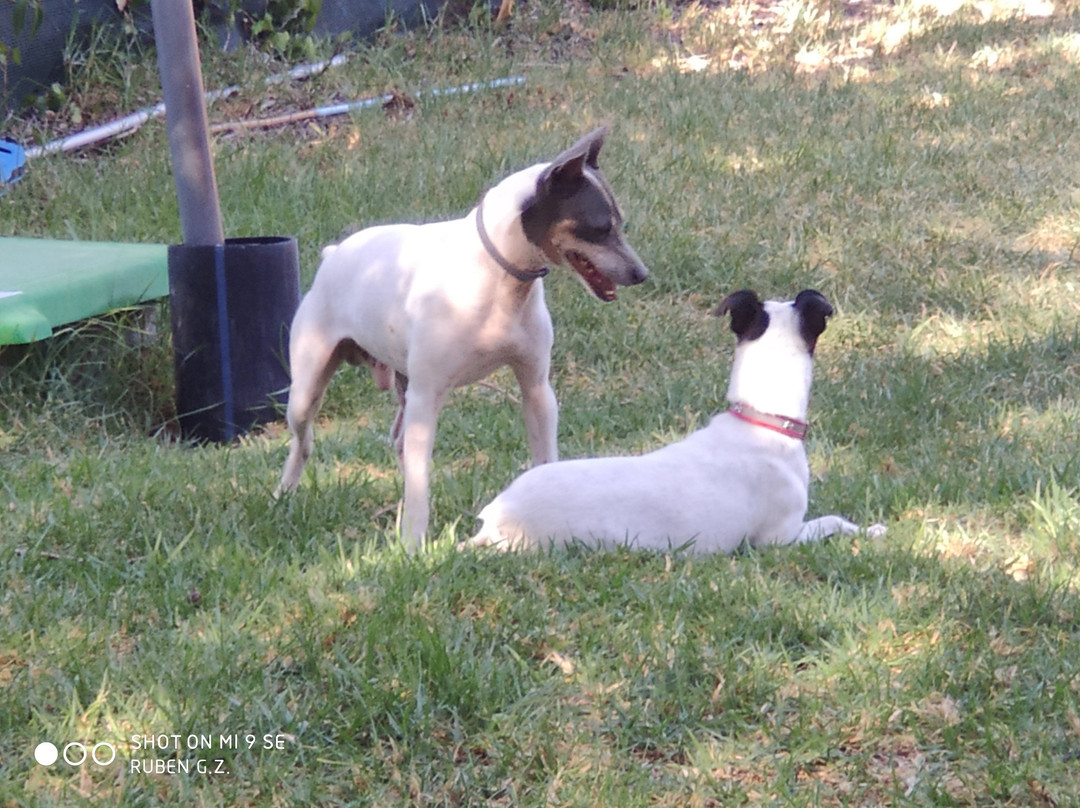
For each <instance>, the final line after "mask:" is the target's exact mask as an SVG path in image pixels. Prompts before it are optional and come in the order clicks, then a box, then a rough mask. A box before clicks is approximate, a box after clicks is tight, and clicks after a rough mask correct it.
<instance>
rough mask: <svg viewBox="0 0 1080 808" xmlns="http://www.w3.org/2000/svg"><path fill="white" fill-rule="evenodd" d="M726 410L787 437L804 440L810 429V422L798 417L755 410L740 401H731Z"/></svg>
mask: <svg viewBox="0 0 1080 808" xmlns="http://www.w3.org/2000/svg"><path fill="white" fill-rule="evenodd" d="M728 412H730V413H731V414H732V415H734V416H735V417H736V418H741V419H742V420H744V421H747V422H748V423H751V424H754V425H755V426H763V427H765V428H766V429H771V430H772V431H773V432H779V433H780V434H781V435H787V436H788V437H789V438H796V439H797V440H806V433H807V432H809V431H810V424H808V423H806V422H805V421H800V420H799V419H798V418H788V417H787V416H785V415H773V414H772V413H768V412H761V411H760V410H755V409H754V408H753V407H751V406H750V405H749V404H743V403H742V402H741V401H733V402H731V406H729V407H728Z"/></svg>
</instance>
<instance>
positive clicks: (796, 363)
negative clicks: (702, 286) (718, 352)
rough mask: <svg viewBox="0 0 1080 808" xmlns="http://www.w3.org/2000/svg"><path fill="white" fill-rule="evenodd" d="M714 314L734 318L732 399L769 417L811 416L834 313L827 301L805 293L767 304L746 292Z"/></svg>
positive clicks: (808, 291) (809, 291)
mask: <svg viewBox="0 0 1080 808" xmlns="http://www.w3.org/2000/svg"><path fill="white" fill-rule="evenodd" d="M713 313H714V314H716V315H717V316H723V315H725V314H730V315H731V330H732V331H733V332H734V334H735V336H736V338H737V341H738V344H737V346H736V349H735V362H734V364H733V366H732V369H731V382H730V385H729V387H728V398H729V399H730V400H732V401H743V402H746V403H748V404H750V405H751V406H753V407H756V408H758V409H760V410H762V411H764V412H774V413H785V414H798V413H801V412H805V410H806V404H807V400H808V397H809V392H810V380H811V377H812V375H813V367H812V366H813V355H814V348H815V347H817V340H818V337H819V336H821V333H822V332H823V331H824V330H825V321H826V320H827V319H828V318H829V317H831V316H832V313H833V307H832V306H830V305H829V301H827V300H826V299H825V296H824V295H822V294H821V293H820V292H817V291H814V290H813V289H804V290H803V291H801V292H799V294H798V295H797V296H796V297H795V300H793V301H779V300H769V301H766V302H764V303H762V302H761V300H760V299H759V298H758V296H757V294H756V293H755V292H752V291H750V290H749V289H744V290H742V291H739V292H735V293H733V294H730V295H728V296H727V297H726V298H724V300H723V302H722V303H721V304H720V306H719V308H717V309H716V311H715V312H713Z"/></svg>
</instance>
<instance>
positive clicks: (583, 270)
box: [566, 250, 616, 303]
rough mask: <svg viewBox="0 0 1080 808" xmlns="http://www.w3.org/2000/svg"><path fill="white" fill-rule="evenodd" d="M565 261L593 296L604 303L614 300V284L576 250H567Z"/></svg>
mask: <svg viewBox="0 0 1080 808" xmlns="http://www.w3.org/2000/svg"><path fill="white" fill-rule="evenodd" d="M566 260H567V261H569V262H570V266H572V267H573V268H574V271H575V272H577V274H578V275H580V276H581V279H582V280H583V281H585V283H586V284H587V285H588V287H589V289H591V290H592V293H593V294H594V295H596V296H597V297H598V298H600V299H601V300H603V301H604V302H605V303H610V302H611V301H612V300H614V299H615V297H616V295H615V284H614V283H612V282H611V281H610V280H608V279H607V278H606V277H605V276H604V274H603V273H602V272H600V270H599V269H597V268H596V265H595V264H593V262H592V261H590V260H589V259H588V258H586V257H585V256H584V255H582V254H581V253H579V252H578V251H577V250H567V251H566Z"/></svg>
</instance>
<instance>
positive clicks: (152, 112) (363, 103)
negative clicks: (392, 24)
mask: <svg viewBox="0 0 1080 808" xmlns="http://www.w3.org/2000/svg"><path fill="white" fill-rule="evenodd" d="M345 61H347V57H346V56H344V55H341V54H339V55H337V56H335V57H334V58H333V59H330V60H329V61H325V62H316V63H315V64H308V65H300V66H299V67H294V68H293V69H292V70H290V71H289V72H288V73H279V74H277V75H275V76H270V77H269V78H268V79H266V83H267V84H273V83H277V82H281V81H284V80H285V79H286V78H306V77H307V76H310V75H313V74H315V73H320V72H322V71H323V70H325V69H326V68H328V67H336V66H337V65H340V64H344V63H345ZM524 83H525V77H524V76H508V77H507V78H501V79H492V80H491V81H477V82H473V83H472V84H462V85H459V86H457V87H447V88H446V89H439V88H438V87H436V88H434V89H432V90H429V91H428V92H429V93H430V94H431V95H433V96H440V95H459V94H461V93H472V92H476V91H477V90H494V89H498V88H499V87H511V86H515V85H518V84H524ZM239 91H240V88H239V87H237V86H235V85H233V86H231V87H226V88H225V89H224V90H211V91H210V92H208V93H206V100H207V101H208V102H209V101H215V100H217V99H219V98H224V97H226V96H229V95H234V94H235V93H238V92H239ZM422 95H423V92H419V93H417V94H416V97H417V98H419V97H421V96H422ZM392 98H393V96H392V95H380V96H377V97H374V98H363V99H360V100H359V101H349V102H346V103H343V104H331V105H328V106H323V107H316V108H315V110H314V112H315V117H317V118H327V117H330V116H333V115H344V114H345V113H347V112H352V111H354V110H360V109H368V108H370V107H374V106H381V105H383V104H385V103H387V102H388V101H390V100H391V99H392ZM164 114H165V104H164V103H159V104H156V105H155V106H152V107H145V108H143V109H140V110H138V111H137V112H132V113H131V114H130V115H125V116H124V117H123V118H117V119H116V120H114V121H110V122H109V123H105V124H101V125H100V126H95V127H93V128H91V129H84V130H83V131H81V132H76V133H75V134H74V135H68V136H67V137H65V138H60V139H59V140H53V141H51V142H49V143H46V144H45V145H44V146H31V147H30V148H28V149H26V159H28V160H29V159H32V158H34V157H41V156H42V155H44V154H53V153H55V152H68V151H74V150H75V149H81V148H83V147H84V146H90V145H92V144H94V143H98V142H100V141H102V140H107V139H108V138H111V137H118V136H120V135H126V134H128V133H130V132H134V131H135V130H136V129H138V128H139V127H140V126H142V125H143V124H144V123H146V122H147V121H148V120H150V119H151V118H160V117H161V116H162V115H164Z"/></svg>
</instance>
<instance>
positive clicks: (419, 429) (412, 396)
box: [401, 385, 445, 553]
mask: <svg viewBox="0 0 1080 808" xmlns="http://www.w3.org/2000/svg"><path fill="white" fill-rule="evenodd" d="M444 396H445V394H435V393H432V392H430V391H428V390H418V389H416V387H415V385H414V386H412V387H410V388H409V392H408V397H407V398H406V400H405V405H404V412H403V417H402V438H403V445H402V453H401V472H402V476H403V477H404V478H405V503H404V506H403V508H402V517H401V540H402V542H403V543H404V544H405V549H406V550H408V551H409V552H410V553H415V552H416V551H418V550H420V549H421V548H422V547H423V543H424V534H425V533H427V528H428V516H429V512H430V505H429V503H428V491H429V476H430V473H431V453H432V450H433V449H434V448H435V423H436V421H437V420H438V417H439V409H440V408H441V406H442V399H443V397H444Z"/></svg>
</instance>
